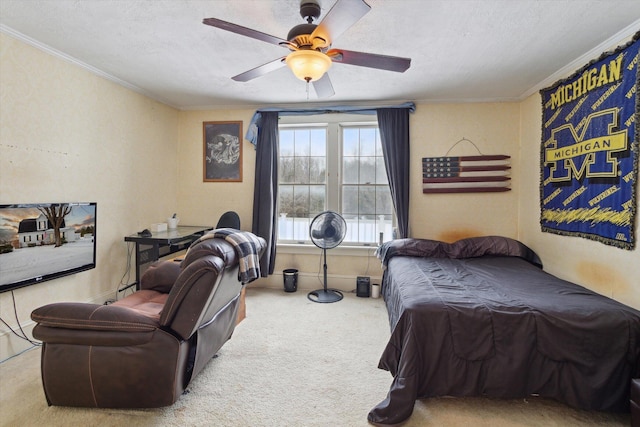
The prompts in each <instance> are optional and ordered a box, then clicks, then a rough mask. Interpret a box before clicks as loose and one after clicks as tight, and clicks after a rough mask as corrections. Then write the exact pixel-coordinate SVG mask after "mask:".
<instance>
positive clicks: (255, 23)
mask: <svg viewBox="0 0 640 427" xmlns="http://www.w3.org/2000/svg"><path fill="white" fill-rule="evenodd" d="M366 2H367V3H368V4H369V5H370V6H371V11H370V12H369V13H368V14H366V15H365V16H364V17H363V18H362V19H360V20H359V21H358V22H356V24H355V25H353V26H352V27H351V28H349V29H348V30H347V31H346V32H345V33H344V34H343V35H342V36H340V37H339V38H338V39H337V40H334V41H333V47H337V48H343V49H349V50H355V51H361V52H370V53H378V54H384V55H394V56H402V57H409V58H411V59H412V63H411V67H410V68H409V70H407V71H406V72H405V73H394V72H389V71H382V70H373V69H368V68H363V67H357V66H352V65H345V64H334V65H333V66H332V67H331V69H330V71H329V75H330V77H331V80H332V83H333V87H334V89H335V95H334V96H333V97H331V98H326V99H322V100H321V101H322V102H323V103H326V102H331V103H336V102H345V103H366V102H370V101H383V102H384V101H389V102H390V101H404V100H413V101H418V102H443V101H446V102H467V101H500V100H505V101H509V100H519V99H522V98H523V97H525V96H528V95H530V94H532V93H534V92H535V91H537V90H539V89H541V88H542V86H543V85H548V84H551V83H553V81H554V80H555V79H557V78H558V77H560V76H561V75H562V74H563V73H564V74H567V73H571V72H572V71H574V70H575V68H576V67H579V66H581V65H583V63H584V62H586V61H588V60H589V59H593V57H597V56H598V55H599V54H600V53H601V52H602V50H605V49H608V48H610V47H612V46H611V44H612V43H613V44H615V43H617V42H618V41H619V40H620V39H621V37H627V36H629V35H632V34H633V33H635V32H636V31H639V30H640V1H638V0H633V1H616V0H609V1H604V0H571V1H567V0H548V1H544V0H535V1H533V0H528V1H524V0H511V1H508V0H474V1H471V0H366ZM299 3H300V2H299V0H232V1H225V0H155V1H149V0H2V1H1V2H0V30H2V31H3V32H5V33H7V34H10V35H12V36H14V37H17V38H19V39H21V40H23V41H26V42H28V43H31V44H34V45H36V46H39V47H41V48H44V49H46V50H49V51H50V52H52V53H55V54H58V55H61V56H63V57H65V58H67V59H68V60H71V61H74V62H76V63H78V64H80V65H83V66H85V67H87V68H89V69H91V70H92V71H94V72H96V73H98V74H101V75H103V76H104V77H107V78H109V79H112V80H115V81H117V82H119V83H121V84H124V85H125V86H128V87H130V88H132V89H134V90H136V91H138V92H141V93H143V94H145V95H148V96H150V97H152V98H155V99H157V100H159V101H162V102H164V103H167V104H169V105H172V106H174V107H176V108H180V109H194V108H215V107H224V106H228V107H240V106H255V105H265V104H278V105H289V104H294V103H309V102H311V103H317V102H318V100H317V99H316V96H315V93H314V92H313V88H310V91H309V94H307V88H306V84H305V83H304V82H302V81H300V80H297V79H296V78H295V77H294V76H293V75H292V73H291V72H290V70H288V69H287V68H281V69H279V70H277V71H274V72H272V73H270V74H268V75H265V76H262V77H259V78H257V79H255V80H252V81H249V82H236V81H233V80H231V77H232V76H235V75H236V74H239V73H242V72H244V71H247V70H249V69H251V68H254V67H256V66H259V65H262V64H264V63H266V62H269V61H271V60H274V59H276V58H278V57H281V56H283V55H285V54H286V53H287V52H288V51H287V50H286V49H283V48H282V47H279V46H275V45H271V44H267V43H264V42H261V41H258V40H255V39H250V38H247V37H242V36H239V35H237V34H233V33H230V32H226V31H223V30H220V29H217V28H213V27H210V26H206V25H203V24H202V19H203V18H208V17H216V18H219V19H222V20H225V21H229V22H233V23H235V24H239V25H242V26H245V27H250V28H253V29H255V30H258V31H261V32H264V33H267V34H270V35H274V36H276V37H280V38H286V35H287V33H288V31H289V29H291V28H292V27H293V26H295V25H297V24H300V23H303V19H302V18H301V17H300V15H299V13H298V10H299ZM334 3H335V0H320V4H321V5H322V13H323V15H322V16H321V17H320V19H322V17H323V16H324V14H326V13H327V11H328V10H329V9H330V8H331V6H332V5H333V4H334ZM588 55H591V56H588ZM579 61H583V62H582V63H580V62H579ZM571 67H574V68H571Z"/></svg>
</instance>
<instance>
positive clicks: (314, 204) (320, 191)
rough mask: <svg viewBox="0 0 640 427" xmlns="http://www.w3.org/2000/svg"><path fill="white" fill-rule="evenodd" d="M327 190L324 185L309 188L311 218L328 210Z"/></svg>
mask: <svg viewBox="0 0 640 427" xmlns="http://www.w3.org/2000/svg"><path fill="white" fill-rule="evenodd" d="M325 193H326V188H325V186H324V185H312V186H310V187H309V214H310V215H309V217H313V216H316V215H318V214H319V213H320V212H322V211H324V210H326V203H325V199H326V195H325Z"/></svg>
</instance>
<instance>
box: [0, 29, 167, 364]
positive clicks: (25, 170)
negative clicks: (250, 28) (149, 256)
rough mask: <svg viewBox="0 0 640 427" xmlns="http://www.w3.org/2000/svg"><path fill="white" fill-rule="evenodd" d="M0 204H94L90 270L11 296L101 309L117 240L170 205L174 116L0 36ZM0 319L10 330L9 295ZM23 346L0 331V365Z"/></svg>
mask: <svg viewBox="0 0 640 427" xmlns="http://www.w3.org/2000/svg"><path fill="white" fill-rule="evenodd" d="M0 52H1V55H2V56H1V57H0V91H1V92H0V93H1V102H0V203H5V204H6V203H35V202H94V201H95V202H97V203H98V210H97V226H96V231H97V260H96V261H97V268H95V269H93V270H90V271H86V272H81V273H78V274H75V275H72V276H68V277H64V278H61V279H57V280H53V281H49V282H45V283H41V284H38V285H34V286H30V287H27V288H22V289H18V290H16V291H14V295H15V301H16V306H17V312H18V318H19V319H20V323H21V324H22V326H23V327H25V329H26V331H27V332H28V333H29V330H30V328H31V326H32V323H31V320H30V318H29V315H30V313H31V311H32V310H33V309H35V308H36V307H39V306H41V305H44V304H47V303H50V302H56V301H83V302H97V303H102V302H104V301H105V300H106V299H108V298H113V297H114V295H115V291H116V289H117V287H118V284H119V283H120V278H121V277H122V275H123V274H124V273H125V267H126V265H127V262H126V260H127V258H126V257H127V246H126V244H125V242H124V236H125V235H127V234H132V233H134V232H136V231H139V230H141V229H142V228H145V227H148V226H149V225H150V224H151V223H154V222H160V221H163V220H164V219H165V218H166V217H167V216H168V214H170V213H172V212H173V211H174V210H175V209H176V207H177V200H176V192H177V164H176V153H177V147H178V145H177V144H178V111H177V110H175V109H172V108H170V107H167V106H165V105H163V104H160V103H157V102H155V101H152V100H150V99H148V98H146V97H144V96H141V95H139V94H136V93H134V92H132V91H130V90H128V89H125V88H123V87H122V86H119V85H117V84H114V83H112V82H109V81H107V80H105V79H103V78H100V77H97V76H96V75H94V74H92V73H90V72H88V71H86V70H84V69H82V68H80V67H78V66H76V65H72V64H70V63H68V62H66V61H64V60H61V59H58V58H56V57H53V56H51V55H48V54H46V53H43V52H42V51H40V50H38V49H35V48H33V47H31V46H28V45H26V44H24V43H22V42H20V41H18V40H15V39H13V38H11V37H9V36H7V35H5V34H2V33H0ZM0 315H1V316H2V318H3V319H4V320H5V321H6V322H8V323H9V324H10V325H11V326H12V327H14V328H15V327H16V325H17V323H16V321H15V319H14V316H13V303H12V299H11V293H8V292H5V293H2V294H0ZM26 346H27V345H26V343H25V342H23V341H21V340H19V339H17V338H15V337H14V336H13V335H12V334H10V333H8V332H7V330H6V328H5V327H4V325H2V326H0V360H2V359H4V358H6V357H8V356H9V355H12V354H15V353H16V352H18V351H20V350H21V349H23V348H25V347H26Z"/></svg>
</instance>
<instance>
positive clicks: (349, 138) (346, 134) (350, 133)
mask: <svg viewBox="0 0 640 427" xmlns="http://www.w3.org/2000/svg"><path fill="white" fill-rule="evenodd" d="M359 135H360V132H359V130H358V128H343V130H342V155H343V156H357V155H358V154H359V153H360V149H359V147H360V141H359Z"/></svg>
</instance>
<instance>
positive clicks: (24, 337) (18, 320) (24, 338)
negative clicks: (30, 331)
mask: <svg viewBox="0 0 640 427" xmlns="http://www.w3.org/2000/svg"><path fill="white" fill-rule="evenodd" d="M11 300H12V301H13V314H14V316H15V318H16V323H17V324H18V329H19V330H20V334H19V333H18V332H16V330H15V329H13V328H12V327H11V326H9V324H8V323H7V322H5V321H4V319H3V318H2V317H0V321H1V322H2V323H4V325H5V326H6V327H7V328H8V329H9V330H10V331H11V332H12V333H13V334H14V335H15V336H17V337H18V338H20V339H22V340H25V341H28V342H30V343H31V344H32V345H35V346H40V345H42V343H41V342H39V341H34V340H32V339H31V338H29V337H28V336H27V334H26V332H25V331H24V329H22V325H21V324H20V319H18V309H17V307H16V297H15V295H14V293H13V291H11Z"/></svg>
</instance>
